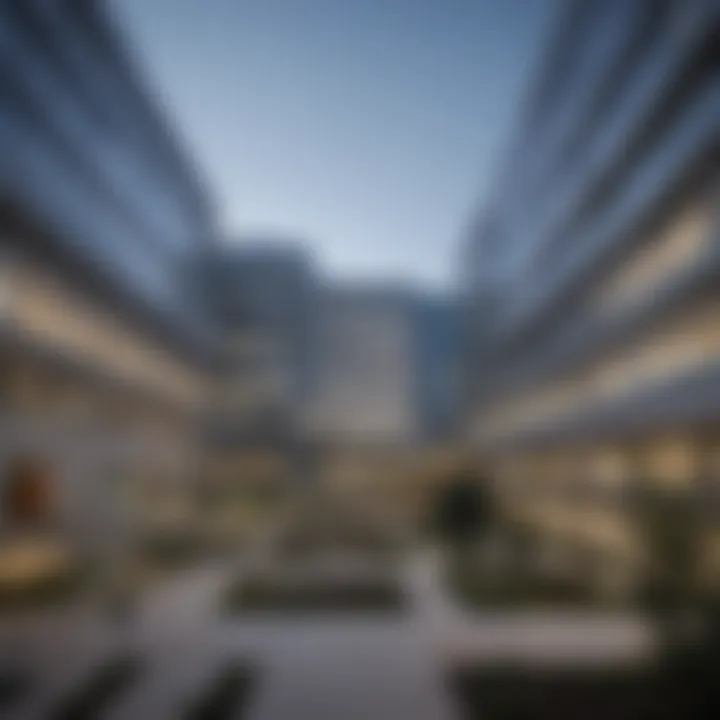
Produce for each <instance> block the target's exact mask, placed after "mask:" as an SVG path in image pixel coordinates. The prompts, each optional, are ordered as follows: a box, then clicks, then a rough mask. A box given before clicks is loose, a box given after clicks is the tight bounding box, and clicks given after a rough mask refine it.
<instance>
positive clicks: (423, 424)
mask: <svg viewBox="0 0 720 720" xmlns="http://www.w3.org/2000/svg"><path fill="white" fill-rule="evenodd" d="M460 323H461V318H460V309H459V303H458V301H457V299H455V298H453V297H447V296H443V295H418V297H417V298H416V300H415V311H414V319H413V334H414V338H415V339H414V346H415V350H414V377H415V381H414V382H415V391H414V396H415V404H416V412H417V418H418V419H417V423H418V433H419V436H420V438H421V440H422V441H423V442H425V443H432V444H439V443H442V444H444V443H448V442H451V443H454V441H455V438H456V435H457V429H458V428H457V423H458V415H459V404H460V398H459V380H460V376H459V373H460V364H459V361H460V341H461V324H460Z"/></svg>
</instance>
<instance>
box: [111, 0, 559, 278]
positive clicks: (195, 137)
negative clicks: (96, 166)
mask: <svg viewBox="0 0 720 720" xmlns="http://www.w3.org/2000/svg"><path fill="white" fill-rule="evenodd" d="M113 5H114V8H115V10H116V13H117V15H118V16H119V18H120V20H121V21H122V22H123V24H124V25H125V26H126V30H127V33H128V34H129V37H130V40H131V43H132V45H133V46H134V49H135V50H136V51H137V53H138V55H139V59H140V62H141V64H142V65H143V67H144V70H145V72H146V73H147V75H148V76H149V77H148V83H149V85H150V87H151V88H153V89H154V90H157V91H158V92H159V95H160V97H161V98H162V100H163V102H164V103H165V104H166V105H167V107H168V111H169V114H170V118H171V121H172V122H173V123H174V124H175V125H176V126H177V128H178V131H179V134H180V136H181V138H182V139H183V141H184V142H185V143H186V144H187V145H188V147H189V150H190V153H191V155H192V157H193V158H194V159H195V160H196V161H197V163H198V164H199V166H200V169H201V172H202V174H203V176H204V177H205V178H206V179H207V180H208V182H209V185H210V188H211V190H212V192H213V194H214V195H215V197H216V198H217V204H218V208H219V210H220V217H221V222H222V226H223V228H225V229H226V230H227V232H228V233H229V234H232V235H237V236H247V235H252V234H254V233H262V234H265V233H279V234H282V235H284V236H290V237H293V238H295V237H297V238H298V239H299V240H300V241H301V242H303V243H305V244H306V245H308V246H309V247H310V248H311V249H312V251H313V252H314V253H315V255H316V256H317V260H318V262H319V264H320V266H321V267H322V268H323V269H324V270H325V271H326V272H327V273H328V274H330V275H332V276H335V277H341V278H352V279H365V278H375V279H388V278H394V279H395V278H399V279H403V280H408V281H411V282H413V283H420V284H423V285H427V286H430V287H447V286H449V285H450V284H451V283H452V279H453V276H454V273H455V272H456V270H457V268H456V262H457V258H458V247H459V242H460V240H461V237H462V232H463V229H464V228H465V227H466V226H467V224H468V221H469V218H470V216H471V214H472V212H473V210H474V209H475V208H476V207H478V206H479V205H481V204H482V201H483V198H484V197H485V196H486V194H487V193H489V192H490V189H491V184H492V181H493V179H494V177H495V176H496V175H497V172H498V170H499V168H500V161H501V159H502V155H503V153H504V151H505V150H506V148H507V146H508V143H509V140H510V134H511V132H512V130H513V128H514V125H515V122H516V116H517V111H518V109H519V106H520V103H521V101H522V99H523V97H524V96H525V93H526V92H527V89H528V83H529V81H530V80H531V78H532V76H533V69H534V66H535V65H536V63H537V61H538V57H539V53H540V52H541V51H542V47H543V44H544V42H545V39H546V37H547V33H548V31H549V28H550V24H551V22H552V20H553V16H554V12H555V1H554V0H115V2H114V3H113Z"/></svg>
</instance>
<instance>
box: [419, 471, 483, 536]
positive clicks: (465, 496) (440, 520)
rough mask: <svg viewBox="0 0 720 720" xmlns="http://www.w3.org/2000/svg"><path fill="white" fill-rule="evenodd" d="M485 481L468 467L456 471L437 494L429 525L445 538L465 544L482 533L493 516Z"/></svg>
mask: <svg viewBox="0 0 720 720" xmlns="http://www.w3.org/2000/svg"><path fill="white" fill-rule="evenodd" d="M491 505H492V503H491V500H490V497H489V494H488V485H487V483H486V482H485V481H484V480H483V479H482V478H480V477H478V476H476V475H475V474H474V473H472V472H469V471H464V472H460V473H457V474H456V475H455V476H454V477H453V478H452V479H451V480H450V482H448V483H447V484H445V485H444V486H443V487H442V488H441V489H440V492H439V494H438V497H437V500H436V502H435V505H434V507H433V518H432V525H433V527H434V530H435V532H436V533H437V535H438V536H439V537H440V539H441V540H443V541H444V542H446V543H448V544H450V545H452V546H453V547H455V548H456V549H461V548H467V547H468V546H470V545H472V544H474V543H475V542H476V541H477V540H478V539H480V537H482V536H483V535H484V534H485V533H486V532H487V529H488V527H489V525H490V522H491V519H492V515H493V513H492V508H491Z"/></svg>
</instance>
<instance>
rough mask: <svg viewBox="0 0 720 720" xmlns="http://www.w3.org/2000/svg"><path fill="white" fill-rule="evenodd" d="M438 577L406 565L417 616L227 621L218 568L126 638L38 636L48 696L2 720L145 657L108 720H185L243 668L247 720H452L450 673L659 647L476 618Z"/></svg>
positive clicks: (568, 620) (633, 625) (534, 622)
mask: <svg viewBox="0 0 720 720" xmlns="http://www.w3.org/2000/svg"><path fill="white" fill-rule="evenodd" d="M436 567H437V566H436V564H435V563H433V562H432V559H431V558H415V559H412V560H411V561H409V562H408V563H407V564H406V565H405V568H404V574H403V577H402V578H401V582H402V583H403V586H404V588H405V590H406V594H407V598H408V607H407V609H406V610H404V611H402V612H398V613H397V614H386V615H376V616H373V615H369V616H365V617H362V618H356V619H352V618H348V617H344V616H343V615H337V616H334V617H333V616H324V617H317V618H313V619H307V618H302V619H301V618H295V619H292V618H290V617H286V618H278V617H276V616H273V615H266V616H264V617H263V616H261V615H255V616H242V617H240V616H234V617H232V618H228V617H224V616H222V615H221V614H220V613H218V611H217V608H218V602H219V596H220V594H221V590H222V588H223V587H224V585H225V583H226V582H227V581H228V578H229V577H230V576H234V575H236V573H237V572H238V568H237V567H227V566H221V565H219V566H216V567H211V568H205V569H203V570H201V571H196V572H193V573H190V574H187V575H185V576H184V577H179V578H176V579H175V580H173V581H172V582H169V583H166V584H165V585H164V586H163V587H160V588H158V590H157V591H156V592H155V593H153V594H152V596H151V597H150V598H148V601H147V602H146V604H145V607H144V608H143V611H142V613H141V615H140V617H139V618H138V619H137V622H136V623H135V624H134V626H133V628H132V631H131V632H129V633H126V634H123V633H122V632H120V633H118V631H117V628H115V629H113V628H112V627H111V626H109V625H108V624H107V623H106V622H104V621H103V619H102V618H100V617H97V616H96V617H94V618H93V617H88V618H84V619H82V620H79V619H78V618H73V617H72V616H71V615H69V616H67V615H66V616H65V618H64V619H63V620H62V621H60V620H59V619H57V618H56V619H55V620H53V619H52V618H48V619H47V621H45V622H44V623H43V624H40V625H37V626H33V628H32V632H31V633H30V637H31V639H32V640H33V643H32V644H33V645H34V646H35V652H36V653H37V652H39V653H40V655H43V654H44V656H45V662H44V663H41V665H42V666H43V668H44V669H43V670H42V672H41V674H42V675H44V677H45V682H44V684H43V686H42V687H43V691H42V692H39V693H36V694H35V695H34V697H33V698H32V700H31V702H29V703H27V704H26V705H25V706H24V707H22V708H20V709H19V711H18V712H17V713H16V714H15V715H12V714H6V715H4V716H3V718H5V717H7V718H8V720H10V719H12V720H16V719H17V720H34V718H38V719H39V718H47V717H48V712H47V711H48V708H50V707H52V704H53V702H54V701H55V700H56V699H57V697H58V696H60V695H62V694H64V693H65V692H66V691H67V689H68V688H69V687H71V686H72V685H74V684H75V683H77V682H78V678H80V677H82V675H83V674H84V673H87V671H88V669H89V668H90V667H92V665H93V664H97V663H99V662H102V660H103V659H104V658H107V657H108V656H109V655H112V654H113V653H117V652H118V651H122V650H124V649H126V648H128V647H134V648H135V649H137V650H138V652H139V653H140V654H141V655H142V657H143V658H144V660H145V663H146V665H145V668H146V669H145V672H144V673H143V675H142V677H141V679H140V681H139V682H138V683H137V685H136V686H135V687H134V688H133V689H132V691H131V692H129V693H128V694H127V696H125V697H124V698H122V700H121V701H120V702H119V703H118V704H117V706H116V707H114V708H113V709H112V710H111V712H110V713H108V714H107V715H106V716H105V717H104V718H103V720H144V719H145V718H148V719H150V718H151V719H152V720H164V719H165V718H166V719H167V720H176V719H177V718H181V717H182V716H183V712H182V711H183V708H184V707H185V705H186V703H187V701H188V700H190V699H192V698H193V697H195V696H196V695H197V693H198V692H200V690H201V689H202V688H203V687H204V686H205V685H206V684H207V683H208V681H210V680H211V679H212V678H213V676H214V675H215V674H216V673H217V671H218V670H219V669H220V668H221V667H222V666H223V665H225V664H227V663H228V662H229V661H237V660H240V661H249V662H250V663H252V664H253V665H255V666H257V667H258V669H259V673H258V683H257V687H256V688H255V692H254V693H253V694H252V697H251V701H250V704H249V707H248V708H247V715H245V716H244V718H246V719H247V720H306V719H307V720H405V719H407V720H452V718H454V717H457V715H456V711H455V708H454V707H453V703H452V699H451V698H450V697H449V696H448V694H447V693H446V689H445V686H444V683H443V674H444V671H445V669H446V668H447V666H448V663H449V662H453V661H457V660H458V659H467V658H468V657H471V658H473V659H488V660H497V659H498V658H500V657H503V658H508V657H512V658H515V659H525V660H530V661H532V660H540V659H541V660H542V661H543V662H546V661H547V660H548V659H553V658H557V659H561V660H565V661H567V660H568V659H571V660H573V661H582V660H583V659H592V660H597V658H599V657H603V656H604V657H605V658H606V659H608V660H620V659H622V660H627V659H632V658H633V657H637V656H640V655H642V654H643V653H644V652H646V651H647V649H648V647H649V638H648V633H647V630H646V629H645V628H643V627H642V625H641V624H639V623H638V621H637V620H636V619H623V618H616V619H612V618H607V617H604V618H601V617H598V618H597V619H595V620H593V619H592V618H589V617H588V616H587V615H583V616H577V617H575V618H573V617H570V616H567V615H563V616H558V615H554V616H552V615H547V614H546V615H538V614H533V615H531V614H525V615H518V614H513V615H509V616H508V615H506V616H503V615H498V614H497V613H494V614H491V615H490V614H488V615H481V616H478V615H477V614H472V615H470V614H468V613H464V612H462V611H461V610H460V609H458V608H457V606H455V605H454V604H453V603H452V602H450V601H449V600H448V598H447V596H446V595H445V593H444V592H443V591H442V584H441V583H440V582H439V581H438V578H437V569H436ZM2 630H3V628H2V626H0V636H1V635H2V634H3V633H2ZM5 630H6V631H9V629H8V628H5ZM13 634H15V635H16V637H19V635H20V634H22V633H13ZM26 637H27V635H26ZM2 639H3V638H2V637H0V640H2ZM5 639H8V635H7V633H6V637H5ZM48 639H50V640H48ZM43 647H44V648H45V651H44V653H43Z"/></svg>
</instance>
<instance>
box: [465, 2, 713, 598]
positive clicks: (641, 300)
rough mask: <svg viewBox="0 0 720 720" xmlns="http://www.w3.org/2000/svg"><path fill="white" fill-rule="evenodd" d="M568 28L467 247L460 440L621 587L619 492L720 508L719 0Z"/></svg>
mask: <svg viewBox="0 0 720 720" xmlns="http://www.w3.org/2000/svg"><path fill="white" fill-rule="evenodd" d="M560 15H561V17H560V18H559V22H558V24H557V29H556V31H555V33H554V36H553V38H552V40H551V42H550V47H549V50H548V53H547V57H546V58H545V61H544V63H543V64H542V68H541V71H540V74H539V77H538V78H537V82H536V83H535V87H534V90H533V92H532V94H531V96H530V98H529V101H528V103H527V106H526V108H525V112H524V115H523V117H522V119H521V122H520V124H519V127H518V131H517V135H516V137H515V140H514V143H513V145H512V147H511V150H510V152H509V157H508V158H507V160H506V164H505V166H504V168H503V173H502V176H501V178H500V179H499V188H498V192H497V193H496V195H495V197H494V198H493V201H492V202H491V203H490V204H489V206H488V207H487V208H486V209H485V211H484V212H483V213H482V214H481V215H480V216H479V217H478V219H477V221H476V223H475V225H474V228H473V231H472V232H471V234H470V237H469V241H468V243H467V245H466V246H465V248H464V255H463V267H464V269H465V272H464V277H463V284H464V291H465V298H466V301H467V303H468V306H467V308H466V311H467V312H466V313H465V317H466V320H467V321H468V322H469V333H468V334H467V336H466V342H467V345H466V355H465V372H466V379H469V382H468V383H467V385H466V390H467V393H468V396H469V398H470V399H469V402H468V403H467V405H466V407H465V428H466V432H467V437H468V439H469V440H470V442H471V443H472V446H473V448H475V449H476V451H477V452H478V453H479V454H480V455H481V457H482V459H483V461H484V463H485V464H486V465H487V466H488V467H489V468H490V469H491V470H492V474H493V476H494V477H495V478H496V479H497V481H498V485H499V487H500V488H501V489H502V490H503V491H504V492H505V495H506V497H507V498H508V499H509V502H510V503H511V504H512V506H513V508H514V509H515V510H516V511H517V512H518V513H519V514H520V515H522V516H523V517H524V518H526V519H527V520H528V521H529V522H532V523H533V524H535V525H537V526H538V527H541V528H542V529H543V530H544V531H545V532H544V537H545V538H547V539H548V542H551V543H552V542H554V541H557V544H558V545H559V546H562V547H564V548H566V549H567V550H568V552H570V549H571V554H572V556H573V557H574V559H575V561H576V567H579V568H585V569H591V568H592V569H593V570H594V571H596V576H597V577H598V578H600V579H601V580H602V582H603V583H604V584H606V585H607V586H608V587H623V586H626V585H627V583H628V581H629V580H630V579H631V578H633V577H635V576H636V573H635V572H634V571H635V570H636V569H637V566H638V564H639V563H642V543H640V542H639V539H638V532H637V528H636V527H635V526H634V524H633V522H632V519H631V517H630V513H629V511H628V504H627V502H626V500H627V497H628V490H630V489H632V488H633V487H634V486H636V485H638V484H642V485H643V486H650V487H659V486H661V485H662V486H664V487H671V488H674V489H676V490H678V491H682V492H689V493H695V494H700V496H701V497H705V498H706V499H707V500H708V501H710V500H711V499H713V500H716V499H717V497H718V494H719V493H720V435H718V431H717V428H718V421H720V333H719V332H718V329H719V328H720V295H719V294H718V279H719V278H720V244H719V243H720V220H719V216H718V207H720V202H719V200H720V195H719V193H720V162H719V160H720V53H719V48H720V42H719V39H720V4H719V3H718V2H716V1H714V0H667V1H665V0H663V1H662V2H657V1H655V0H647V1H643V0H638V1H637V2H627V0H592V1H589V0H572V1H570V2H566V3H564V5H563V10H562V12H561V13H560ZM713 543H715V545H717V543H718V538H717V537H715V538H714V539H713V537H712V536H710V545H711V546H712V544H713ZM717 560H718V553H717V552H715V553H714V554H713V551H712V550H711V551H710V552H709V553H708V559H707V562H708V563H710V564H712V563H713V562H716V563H717ZM716 569H717V566H716Z"/></svg>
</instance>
